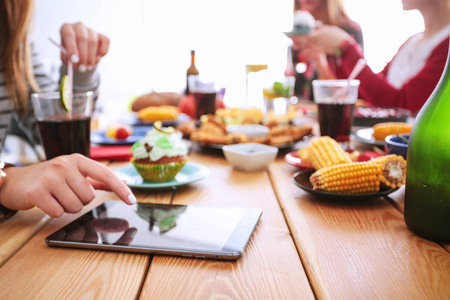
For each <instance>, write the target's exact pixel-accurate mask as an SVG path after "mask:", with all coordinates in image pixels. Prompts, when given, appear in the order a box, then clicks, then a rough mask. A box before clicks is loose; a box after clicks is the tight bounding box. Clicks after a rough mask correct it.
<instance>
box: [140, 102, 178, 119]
mask: <svg viewBox="0 0 450 300" xmlns="http://www.w3.org/2000/svg"><path fill="white" fill-rule="evenodd" d="M178 112H179V109H178V107H176V106H171V105H161V106H149V107H146V108H143V109H141V110H140V111H138V113H137V118H138V119H139V120H143V121H158V120H160V121H166V120H176V119H177V118H178Z"/></svg>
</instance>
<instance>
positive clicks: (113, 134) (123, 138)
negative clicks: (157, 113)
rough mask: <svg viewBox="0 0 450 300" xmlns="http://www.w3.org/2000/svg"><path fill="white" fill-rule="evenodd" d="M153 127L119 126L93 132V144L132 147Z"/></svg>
mask: <svg viewBox="0 0 450 300" xmlns="http://www.w3.org/2000/svg"><path fill="white" fill-rule="evenodd" d="M151 129H152V127H147V126H141V127H134V128H129V127H128V126H117V127H114V128H107V129H98V130H93V131H92V132H91V143H94V144H98V145H131V144H133V143H135V142H137V141H138V140H139V139H141V138H143V137H144V136H145V134H146V133H147V132H148V131H149V130H151Z"/></svg>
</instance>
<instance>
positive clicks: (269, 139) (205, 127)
mask: <svg viewBox="0 0 450 300" xmlns="http://www.w3.org/2000/svg"><path fill="white" fill-rule="evenodd" d="M203 117H204V118H203ZM203 117H202V119H201V120H200V123H195V122H192V121H191V122H188V123H185V124H182V125H181V126H178V127H177V129H179V130H180V131H181V132H182V133H183V135H184V136H185V137H186V138H187V139H189V140H191V141H192V142H193V143H195V144H197V145H199V146H202V147H207V148H212V149H222V147H223V146H224V145H232V144H240V143H259V144H266V145H269V146H275V147H277V148H279V149H285V148H289V147H292V146H294V145H295V144H296V143H297V142H299V141H302V140H303V139H304V138H305V137H308V136H310V135H311V134H312V125H310V124H305V125H299V126H297V125H276V126H271V127H268V129H269V130H268V132H267V133H266V134H265V135H262V136H257V137H249V136H248V135H247V134H246V133H245V132H229V131H228V129H227V126H226V125H225V123H224V122H223V120H222V119H220V118H218V117H217V116H212V115H208V116H203ZM198 124H200V126H197V125H198Z"/></svg>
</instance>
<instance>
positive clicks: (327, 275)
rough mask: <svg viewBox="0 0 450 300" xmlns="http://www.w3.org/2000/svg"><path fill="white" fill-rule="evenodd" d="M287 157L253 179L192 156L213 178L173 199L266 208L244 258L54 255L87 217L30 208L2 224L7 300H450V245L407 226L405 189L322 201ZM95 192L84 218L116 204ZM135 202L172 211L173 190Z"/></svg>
mask: <svg viewBox="0 0 450 300" xmlns="http://www.w3.org/2000/svg"><path fill="white" fill-rule="evenodd" d="M291 150H292V149H291ZM288 151H289V150H284V151H281V152H280V153H279V156H278V158H277V160H276V161H275V162H273V163H272V164H271V165H270V166H269V168H268V169H267V170H264V171H258V172H251V173H247V172H243V171H239V170H236V169H233V168H232V167H231V166H230V165H229V164H228V163H227V162H226V161H225V159H224V158H223V155H222V153H221V152H220V151H217V150H207V151H205V149H201V148H197V146H194V147H193V148H192V149H191V153H190V157H191V161H192V162H196V163H201V164H203V165H205V166H207V167H208V168H210V171H211V173H210V175H209V176H208V177H207V178H206V179H204V180H202V181H198V182H195V183H192V184H190V185H187V186H183V187H179V188H178V189H177V192H176V194H175V197H174V199H173V203H176V204H205V205H217V206H244V207H260V208H262V209H263V215H262V218H261V220H260V222H259V224H258V226H257V229H256V231H255V232H254V234H253V236H252V238H251V240H250V243H249V245H248V247H247V248H246V251H245V253H244V256H243V257H242V258H240V259H239V260H237V261H215V260H206V259H192V258H180V257H169V256H158V255H156V256H152V255H144V254H130V253H116V252H106V251H92V250H77V249H64V248H53V247H48V246H47V245H46V244H45V242H44V238H45V237H46V236H47V235H49V234H50V233H52V232H53V231H55V230H57V229H59V228H60V227H61V226H63V225H65V224H67V223H68V222H70V221H71V220H73V219H74V218H76V217H77V216H78V215H79V214H77V215H65V216H63V217H61V218H59V219H50V218H49V217H47V216H46V215H45V214H43V213H42V212H41V211H39V210H37V209H32V210H29V211H23V212H19V213H17V214H16V215H15V216H14V217H12V218H11V219H9V220H7V221H4V222H1V223H0V237H1V238H0V299H136V298H140V299H314V298H317V299H449V298H450V247H448V245H439V244H436V243H433V242H430V241H427V240H424V239H422V238H420V237H418V236H416V235H414V234H413V233H411V232H410V231H409V230H408V229H407V227H406V225H405V222H404V220H403V214H402V212H403V196H404V189H400V190H398V191H396V192H395V193H393V194H391V195H390V197H386V198H376V199H370V200H364V201H360V202H356V201H353V202H352V201H343V202H337V201H332V200H324V199H320V198H317V197H315V196H312V195H310V194H308V193H306V192H304V191H303V190H301V189H299V188H298V187H297V186H295V185H294V184H293V183H292V175H293V174H294V173H295V172H296V171H298V169H297V168H296V167H294V166H292V165H289V164H287V163H286V162H285V161H284V159H283V158H284V155H285V154H286V153H287V152H288ZM105 163H109V162H105ZM109 164H110V167H111V168H118V167H121V166H124V165H125V164H126V163H123V162H122V163H118V162H111V163H109ZM97 195H98V196H97V198H96V199H95V200H94V202H93V203H91V204H90V205H89V206H87V207H86V208H85V210H84V212H85V211H86V210H88V209H91V208H92V207H94V206H96V205H98V204H99V203H101V202H103V201H105V200H109V199H118V198H117V197H116V196H115V195H114V194H112V193H109V192H101V191H99V192H97ZM135 195H136V196H137V199H138V201H139V202H155V203H168V202H170V200H171V197H172V191H171V190H167V191H153V190H150V191H149V190H136V191H135Z"/></svg>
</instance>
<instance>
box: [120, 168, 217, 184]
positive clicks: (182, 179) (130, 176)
mask: <svg viewBox="0 0 450 300" xmlns="http://www.w3.org/2000/svg"><path fill="white" fill-rule="evenodd" d="M114 173H116V175H117V176H118V177H119V178H120V179H122V180H125V181H126V183H127V185H128V186H129V187H134V188H143V189H162V188H170V187H173V186H180V185H185V184H189V183H192V182H195V181H198V180H201V179H204V178H206V177H207V176H208V175H209V169H208V168H207V167H205V166H202V165H200V164H196V163H191V162H187V163H186V164H185V165H184V167H183V168H182V169H181V170H180V172H179V173H178V174H177V176H175V179H174V180H172V181H168V182H161V183H151V182H145V181H144V180H143V179H142V177H141V175H139V173H138V172H137V171H136V169H135V167H134V166H133V165H132V164H130V165H127V166H125V167H123V168H119V169H117V170H115V171H114Z"/></svg>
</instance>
